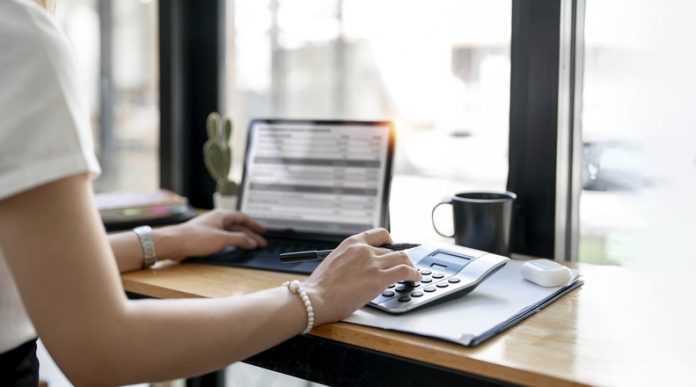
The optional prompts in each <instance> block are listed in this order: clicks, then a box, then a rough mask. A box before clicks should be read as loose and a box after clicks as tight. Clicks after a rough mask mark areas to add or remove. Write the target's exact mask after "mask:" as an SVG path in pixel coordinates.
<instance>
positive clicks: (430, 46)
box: [227, 0, 512, 236]
mask: <svg viewBox="0 0 696 387" xmlns="http://www.w3.org/2000/svg"><path fill="white" fill-rule="evenodd" d="M511 8H512V6H511V2H510V1H509V0H498V1H480V0H468V1H462V0H437V1H436V2H432V1H421V0H409V1H389V0H378V1H370V2H364V1H355V0H334V1H322V0H301V1H296V0H295V1H285V0H266V1H259V0H238V1H235V2H234V6H233V7H232V6H228V11H229V13H228V22H227V24H228V26H229V29H228V32H227V54H228V62H227V69H228V70H227V74H228V82H229V85H228V87H227V96H228V97H227V101H228V112H230V113H231V114H232V115H233V116H234V117H235V118H236V123H237V126H242V130H237V131H236V135H235V136H234V137H233V143H234V147H235V148H236V152H235V155H236V156H237V157H236V160H235V163H234V166H235V168H234V171H233V175H235V176H236V177H237V178H238V177H239V176H240V171H241V162H242V159H241V157H242V154H243V145H244V143H245V141H246V139H245V138H244V132H245V130H244V128H243V127H244V126H246V125H247V123H248V121H249V120H250V119H252V118H255V117H269V116H270V117H290V118H292V117H294V118H333V119H335V118H345V119H367V120H369V119H389V120H392V121H394V122H395V124H396V129H397V145H396V155H395V163H394V172H395V177H394V181H393V185H392V188H393V189H392V195H391V197H392V216H391V219H392V224H393V225H394V226H395V227H396V226H398V225H402V224H412V223H414V222H413V221H409V220H408V219H401V218H400V217H408V216H410V217H411V218H414V217H417V218H422V219H429V217H430V209H431V208H432V206H434V205H435V204H437V202H438V201H439V200H440V199H441V198H442V197H443V195H449V194H453V193H454V192H456V191H459V190H484V189H492V190H500V191H503V190H505V184H506V179H507V166H508V159H507V147H508V120H509V116H508V109H509V99H510V97H509V90H510V17H511ZM232 21H233V22H232ZM424 179H427V180H428V182H427V183H424ZM414 197H419V198H421V200H418V201H417V203H414V201H413V198H414ZM414 206H416V207H418V208H414ZM402 208H403V210H401V209H402ZM406 208H408V209H409V210H408V211H407V210H405V209H406ZM446 216H447V215H446V214H444V216H443V224H447V221H446ZM421 223H422V227H421V228H422V229H419V230H416V229H414V228H413V227H409V231H410V232H414V233H416V232H417V233H419V234H420V235H433V236H435V234H434V232H433V231H432V228H431V226H430V225H429V223H428V222H421ZM419 227H420V226H419ZM393 230H394V229H393ZM402 235H403V233H402Z"/></svg>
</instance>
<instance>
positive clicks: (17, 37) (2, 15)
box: [0, 0, 71, 59]
mask: <svg viewBox="0 0 696 387" xmlns="http://www.w3.org/2000/svg"><path fill="white" fill-rule="evenodd" d="M0 48H2V52H4V53H5V54H9V53H15V54H21V56H41V55H44V54H45V53H46V52H50V53H52V54H53V55H55V54H63V53H65V52H66V51H67V52H70V51H71V48H70V44H69V43H68V41H67V39H66V38H65V35H64V33H63V32H62V30H61V29H60V28H59V27H58V25H57V24H56V21H55V20H54V18H53V16H51V15H50V14H49V13H48V12H47V11H45V10H44V9H43V8H41V7H39V6H38V5H37V4H36V3H35V2H34V1H32V0H2V1H0ZM6 57H8V55H6ZM22 59H25V58H22Z"/></svg>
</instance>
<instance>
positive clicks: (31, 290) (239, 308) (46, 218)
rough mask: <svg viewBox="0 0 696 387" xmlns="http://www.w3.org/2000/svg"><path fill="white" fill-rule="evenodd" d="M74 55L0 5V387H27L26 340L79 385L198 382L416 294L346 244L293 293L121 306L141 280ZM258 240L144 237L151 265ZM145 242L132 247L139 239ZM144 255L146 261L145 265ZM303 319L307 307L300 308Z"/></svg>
mask: <svg viewBox="0 0 696 387" xmlns="http://www.w3.org/2000/svg"><path fill="white" fill-rule="evenodd" d="M77 78H78V77H77V69H76V67H75V61H74V58H73V56H72V51H71V49H70V47H69V44H68V43H67V40H66V39H65V37H64V35H63V34H62V32H60V31H59V29H58V28H57V27H56V24H55V22H54V21H53V20H52V18H51V16H50V15H49V14H48V13H47V12H46V10H45V9H43V8H41V7H39V6H38V5H37V4H36V3H34V2H32V1H30V0H2V1H0V85H2V86H1V87H0V353H1V354H0V364H1V369H0V372H2V374H0V378H2V379H0V384H1V385H8V384H9V385H13V384H22V383H28V384H32V383H33V384H34V385H35V383H36V378H37V371H36V369H37V362H36V358H35V354H34V352H35V338H36V337H37V336H38V337H40V338H41V339H42V341H43V343H44V344H45V346H46V348H47V349H48V351H49V352H50V354H51V356H52V357H53V359H54V360H55V361H56V363H57V364H58V365H59V366H60V368H61V369H62V371H63V372H64V373H65V375H66V376H67V377H68V378H69V379H70V380H71V381H72V382H73V383H75V384H77V385H116V384H130V383H134V382H143V381H156V380H164V379H172V378H177V377H185V376H191V375H196V374H201V373H204V372H208V371H211V370H215V369H219V368H221V367H224V366H225V365H227V364H229V363H232V362H234V361H237V360H240V359H244V358H246V357H248V356H250V355H252V354H254V353H257V352H259V351H262V350H264V349H266V348H268V347H271V346H273V345H275V344H278V343H280V342H282V341H283V340H286V339H288V338H290V337H292V336H294V335H296V334H298V333H300V332H303V331H305V330H307V329H308V328H311V326H312V325H319V324H323V323H326V322H331V321H337V320H340V319H342V318H345V317H346V316H348V315H349V314H351V313H352V312H353V311H354V310H355V309H357V308H359V307H361V306H363V305H365V304H366V303H367V302H368V301H369V300H370V299H372V298H373V297H374V296H376V295H377V294H378V293H379V292H380V291H381V290H383V289H384V288H385V287H386V286H387V285H388V284H390V283H393V282H395V281H399V280H418V279H419V274H418V273H417V271H416V270H415V269H414V267H413V265H412V264H411V262H410V260H409V259H408V257H407V256H406V255H405V254H404V253H402V252H391V251H388V250H385V249H380V248H377V247H374V246H379V245H381V244H384V243H389V242H391V238H390V236H389V234H388V233H387V232H386V231H385V230H381V229H377V230H370V231H367V232H365V233H362V234H359V235H356V236H353V237H351V238H348V239H346V240H345V241H344V242H343V243H341V245H340V246H339V247H338V248H337V249H336V250H335V252H334V253H333V254H332V255H330V256H329V257H328V258H327V259H325V260H324V262H323V263H322V264H321V265H320V266H319V267H318V268H317V269H316V271H315V272H314V273H313V274H312V275H311V276H310V277H309V278H308V279H307V280H305V281H304V282H303V283H301V284H294V285H293V286H281V284H279V286H278V287H276V288H273V289H268V290H264V291H261V292H258V293H254V294H250V295H245V296H239V297H229V298H223V299H206V300H141V301H130V300H128V299H126V298H125V297H124V292H123V288H122V286H121V283H120V280H119V270H120V271H126V270H133V269H137V268H140V267H143V259H144V255H145V254H144V253H143V249H142V248H141V243H140V240H139V236H138V235H136V233H134V232H128V233H123V234H119V235H115V236H111V237H108V236H107V235H106V234H105V233H104V231H103V227H102V225H101V222H100V218H99V214H98V212H97V211H96V209H95V206H94V199H93V194H92V191H91V185H90V179H91V177H92V176H94V175H96V174H98V173H99V167H98V165H97V162H96V159H95V158H94V155H93V153H92V143H91V139H90V136H89V132H90V129H89V127H88V113H87V112H88V110H87V108H86V104H85V102H84V99H83V98H82V96H81V94H80V92H79V91H78V90H79V86H78V80H77ZM262 232H263V228H262V227H261V226H260V225H259V224H258V223H256V222H255V221H254V220H252V219H250V218H248V217H247V216H245V215H243V214H240V213H233V212H219V211H214V212H211V213H209V214H206V215H203V216H201V217H199V218H197V219H195V220H193V221H190V222H188V223H185V224H183V225H179V226H172V227H166V228H162V229H158V230H154V231H153V232H152V235H151V238H152V240H153V241H154V244H155V251H156V254H157V256H158V258H159V259H173V260H179V259H182V258H184V257H186V256H189V255H202V254H207V253H211V252H213V251H216V250H218V249H220V248H222V247H224V246H227V245H236V246H239V247H242V248H253V247H256V246H258V245H261V246H263V245H264V244H265V240H264V239H263V237H261V236H260V233H262ZM146 237H147V235H145V236H143V238H146ZM148 254H149V253H148ZM310 306H311V307H310Z"/></svg>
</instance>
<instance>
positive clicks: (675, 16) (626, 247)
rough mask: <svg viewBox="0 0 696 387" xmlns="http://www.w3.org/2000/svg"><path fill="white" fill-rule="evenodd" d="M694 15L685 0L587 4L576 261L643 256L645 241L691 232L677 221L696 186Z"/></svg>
mask: <svg viewBox="0 0 696 387" xmlns="http://www.w3.org/2000/svg"><path fill="white" fill-rule="evenodd" d="M694 12H696V3H694V2H691V1H685V0H676V1H668V2H654V1H647V0H639V1H635V2H632V3H631V6H630V7H627V6H626V3H625V2H622V1H618V0H601V1H596V0H595V1H593V0H590V1H587V8H586V24H585V61H584V86H583V88H584V97H583V110H582V113H581V114H582V115H581V117H582V130H583V148H584V149H583V163H582V165H583V188H584V189H583V191H582V194H581V199H580V259H581V260H583V261H589V262H600V263H621V264H627V263H630V262H632V261H634V260H636V259H640V258H639V257H642V256H644V255H645V252H646V251H647V249H646V244H645V241H646V240H647V239H655V238H657V235H658V234H662V240H663V241H664V240H667V239H673V238H671V237H670V235H669V234H674V233H677V234H679V233H688V232H689V231H688V230H691V231H690V232H693V230H695V229H696V227H694V223H693V222H694V221H693V220H690V219H688V218H689V217H686V218H687V219H684V220H683V221H682V222H680V223H679V225H678V226H677V223H674V219H675V218H674V217H679V218H682V217H683V214H685V213H689V212H688V211H691V212H690V213H692V214H693V213H696V211H694V204H693V202H694V201H693V200H683V198H685V197H689V196H691V197H693V193H694V192H696V190H695V189H694V172H695V171H694V167H695V164H696V162H695V160H696V150H695V148H694V144H695V143H696V130H695V128H696V116H694V115H693V113H692V111H693V106H696V89H695V88H694V87H693V86H694V85H696V72H694V71H693V69H694V68H696V40H694V37H695V36H696V25H694V23H693V22H692V21H691V15H693V14H694ZM653 199H654V200H653ZM691 218H693V216H692V217H691ZM659 219H662V220H659ZM655 224H663V225H664V226H665V227H661V228H657V229H654V228H652V226H651V225H655ZM689 224H690V225H691V226H688V225H689ZM675 226H676V227H675ZM648 227H650V228H651V229H652V232H651V233H648V234H646V231H647V228H648ZM643 236H648V237H649V238H643ZM688 238H692V236H691V237H688ZM657 239H659V238H657ZM661 245H662V246H661V247H659V248H658V251H660V250H661V251H662V252H657V253H658V254H659V255H662V254H664V251H665V250H664V248H665V247H666V243H664V242H663V243H661ZM652 258H657V257H652Z"/></svg>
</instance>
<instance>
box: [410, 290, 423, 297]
mask: <svg viewBox="0 0 696 387" xmlns="http://www.w3.org/2000/svg"><path fill="white" fill-rule="evenodd" d="M411 297H423V292H419V291H418V290H416V291H415V292H413V293H411Z"/></svg>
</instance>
